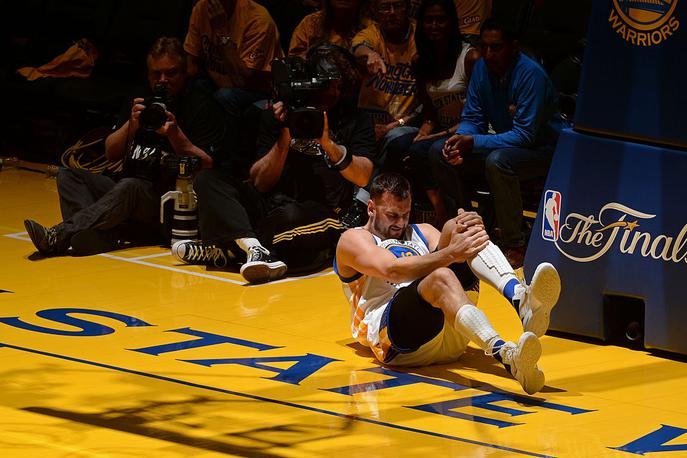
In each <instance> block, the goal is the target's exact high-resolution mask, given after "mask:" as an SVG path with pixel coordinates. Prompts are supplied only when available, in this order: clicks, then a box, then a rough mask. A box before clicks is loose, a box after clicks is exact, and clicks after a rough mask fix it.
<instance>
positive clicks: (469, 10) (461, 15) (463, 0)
mask: <svg viewBox="0 0 687 458" xmlns="http://www.w3.org/2000/svg"><path fill="white" fill-rule="evenodd" d="M454 3H455V5H456V13H457V14H458V24H460V25H459V27H460V33H462V34H463V35H479V28H480V27H481V26H482V22H484V21H485V20H486V19H487V18H488V17H489V16H491V6H492V0H454Z"/></svg>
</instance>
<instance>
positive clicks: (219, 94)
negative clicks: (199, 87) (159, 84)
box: [184, 0, 283, 117]
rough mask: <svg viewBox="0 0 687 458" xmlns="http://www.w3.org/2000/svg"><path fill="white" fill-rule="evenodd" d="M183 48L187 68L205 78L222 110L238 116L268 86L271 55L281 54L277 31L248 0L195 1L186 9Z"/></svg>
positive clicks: (262, 95) (263, 95) (264, 13)
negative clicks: (189, 18) (186, 56)
mask: <svg viewBox="0 0 687 458" xmlns="http://www.w3.org/2000/svg"><path fill="white" fill-rule="evenodd" d="M184 49H185V50H186V52H187V53H188V55H189V56H190V62H189V64H190V66H189V73H190V74H191V75H192V76H196V75H199V74H205V75H207V76H208V77H209V78H210V80H211V81H206V82H207V83H208V85H209V86H210V88H211V89H212V90H213V92H214V95H215V98H217V100H219V101H220V103H221V104H222V106H224V108H225V110H226V111H227V113H229V114H230V115H232V116H235V117H240V116H241V115H242V114H243V110H244V109H245V108H246V107H247V106H248V105H250V104H251V103H253V102H256V101H258V100H262V99H266V98H267V96H268V94H269V91H270V73H269V72H270V67H271V64H272V60H273V59H274V58H277V57H282V56H283V53H282V50H281V46H280V45H279V32H278V31H277V26H276V25H275V24H274V21H273V20H272V17H271V16H270V14H269V13H268V12H267V10H266V9H265V8H264V7H263V6H261V5H258V4H257V3H255V2H253V1H252V0H200V1H199V2H198V3H197V4H196V5H195V6H194V7H193V12H192V13H191V20H190V22H189V27H188V33H187V34H186V39H185V41H184Z"/></svg>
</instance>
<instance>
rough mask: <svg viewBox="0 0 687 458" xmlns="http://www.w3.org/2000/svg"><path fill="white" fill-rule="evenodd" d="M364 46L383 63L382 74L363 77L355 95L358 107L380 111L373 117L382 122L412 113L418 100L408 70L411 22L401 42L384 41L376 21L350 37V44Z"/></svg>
mask: <svg viewBox="0 0 687 458" xmlns="http://www.w3.org/2000/svg"><path fill="white" fill-rule="evenodd" d="M360 45H363V46H367V47H368V48H370V49H372V50H373V51H375V52H376V53H378V54H379V55H380V56H381V57H382V59H384V63H385V64H386V74H384V75H380V74H377V75H372V76H368V77H366V78H365V79H364V81H363V84H362V87H361V89H360V97H359V98H358V107H360V108H364V109H369V110H373V111H379V112H384V114H381V113H380V116H377V117H375V118H374V122H375V123H377V124H384V123H388V122H391V121H393V120H394V119H398V118H400V117H401V116H406V115H408V114H410V113H412V112H413V111H414V110H415V108H416V106H417V103H418V98H417V97H416V93H417V84H416V81H415V76H414V75H413V72H412V63H413V60H414V59H415V56H416V54H417V51H416V49H415V22H414V21H411V23H410V31H409V33H408V39H407V40H406V41H405V43H403V44H392V43H387V42H385V41H384V37H383V36H382V31H381V30H380V28H379V25H378V24H377V23H376V22H372V23H371V24H370V25H369V26H368V27H367V28H365V29H363V30H361V31H360V32H359V33H358V34H357V35H356V36H355V37H353V44H352V46H353V48H356V47H357V46H360Z"/></svg>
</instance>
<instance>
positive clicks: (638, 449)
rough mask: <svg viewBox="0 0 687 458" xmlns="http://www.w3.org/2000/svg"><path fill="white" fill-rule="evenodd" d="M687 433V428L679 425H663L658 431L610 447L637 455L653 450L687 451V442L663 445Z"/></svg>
mask: <svg viewBox="0 0 687 458" xmlns="http://www.w3.org/2000/svg"><path fill="white" fill-rule="evenodd" d="M686 433H687V429H683V428H678V427H677V426H669V425H661V427H660V428H658V429H657V430H656V431H654V432H651V433H649V434H647V435H646V436H644V437H640V438H639V439H637V440H634V441H632V442H630V443H628V444H625V445H623V446H621V447H609V448H611V449H613V450H620V451H622V452H628V453H634V454H635V455H644V454H645V453H653V452H685V451H687V444H673V445H663V444H665V443H666V442H670V441H672V440H673V439H677V438H678V437H680V436H682V435H683V434H686Z"/></svg>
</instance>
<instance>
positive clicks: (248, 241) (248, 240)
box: [234, 237, 267, 253]
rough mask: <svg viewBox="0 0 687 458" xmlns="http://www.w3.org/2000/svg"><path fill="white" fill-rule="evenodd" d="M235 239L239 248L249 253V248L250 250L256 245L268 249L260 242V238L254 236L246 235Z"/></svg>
mask: <svg viewBox="0 0 687 458" xmlns="http://www.w3.org/2000/svg"><path fill="white" fill-rule="evenodd" d="M234 241H235V242H236V244H237V245H238V246H239V248H241V249H242V250H243V251H245V252H246V253H248V250H250V249H251V248H252V247H254V246H259V247H261V248H263V249H264V250H265V251H267V249H266V248H265V247H263V246H262V245H261V244H260V240H258V239H255V238H253V237H244V238H242V239H236V240H234Z"/></svg>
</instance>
